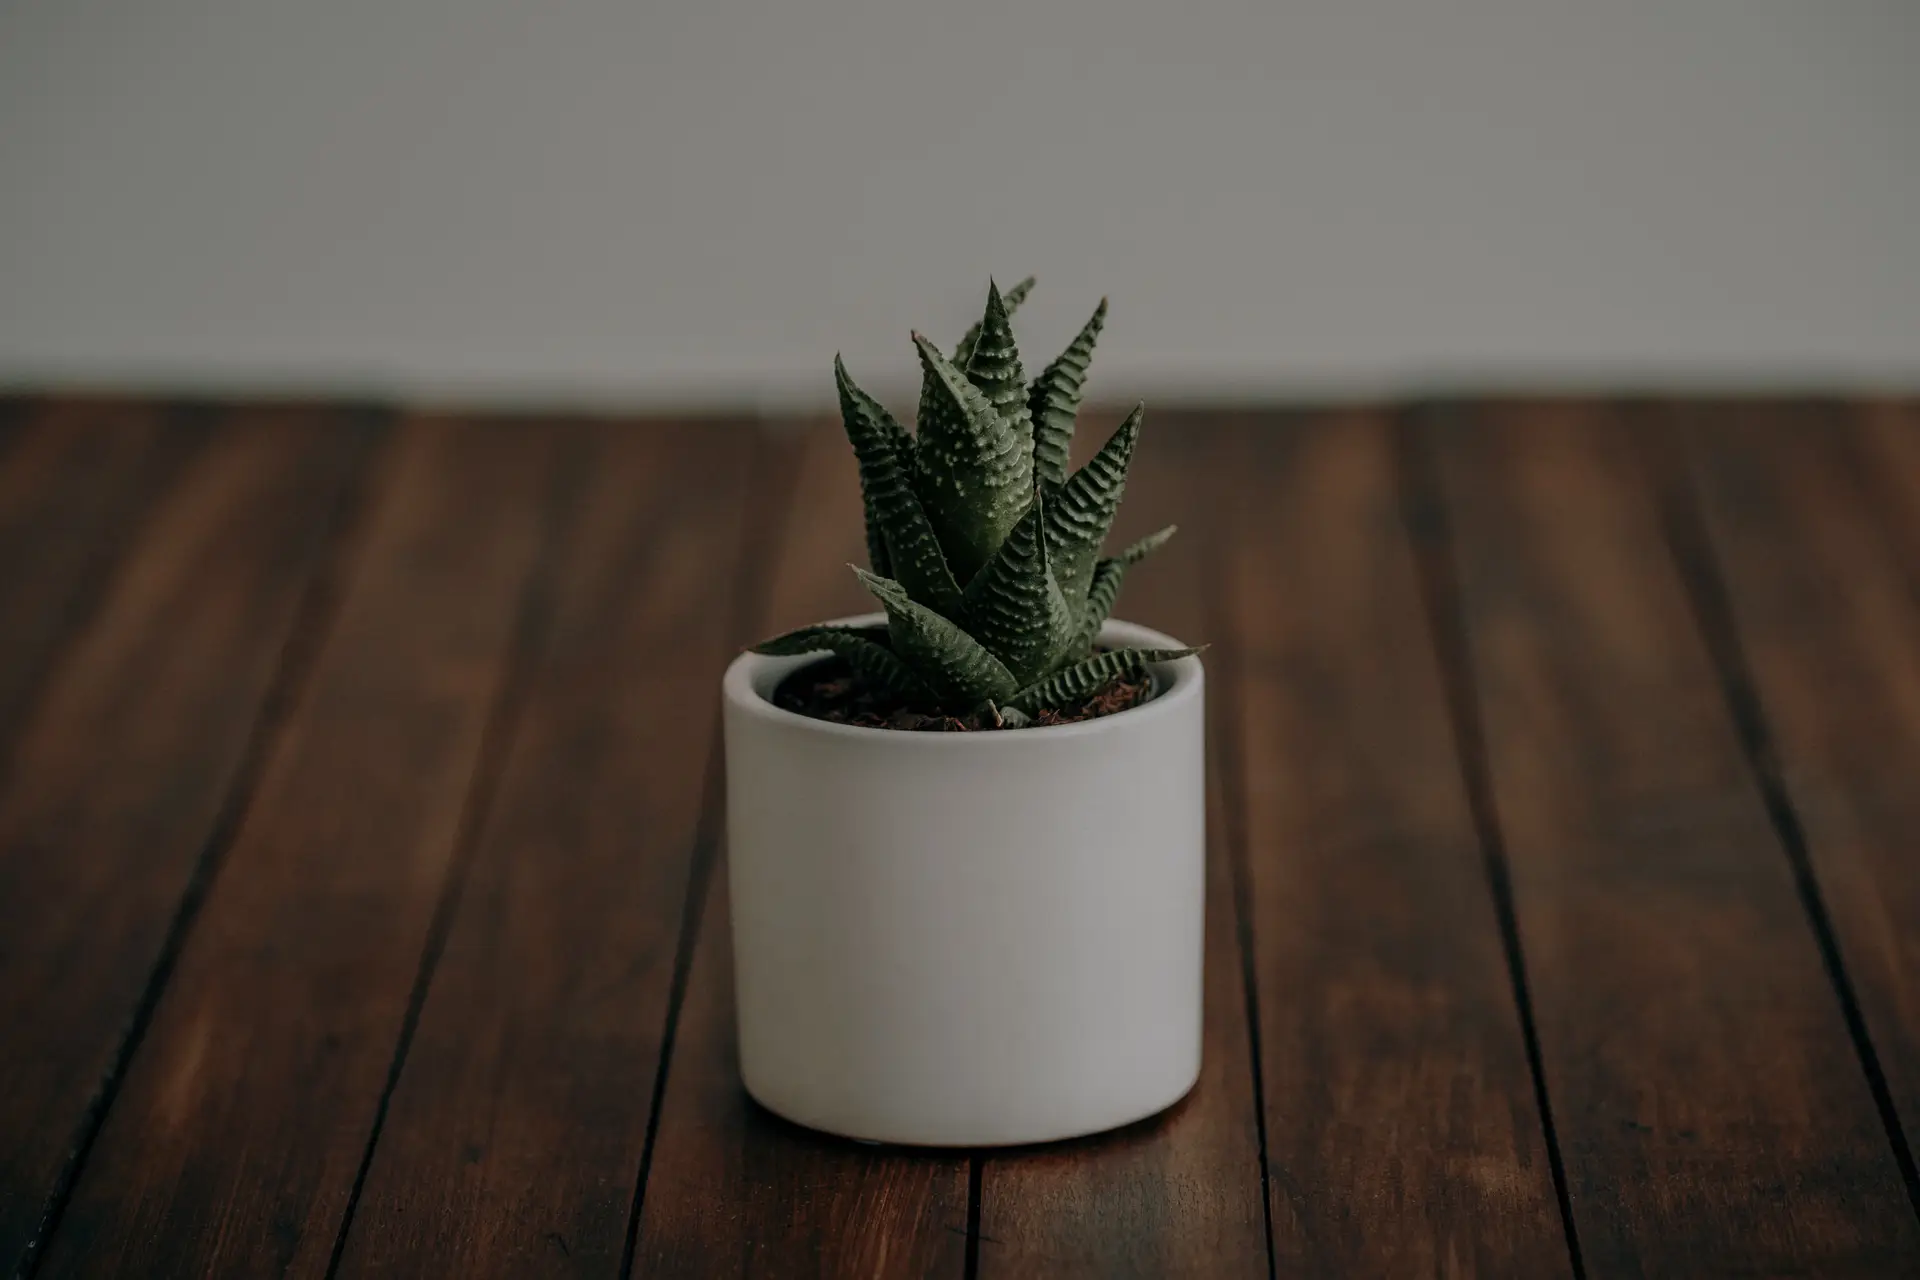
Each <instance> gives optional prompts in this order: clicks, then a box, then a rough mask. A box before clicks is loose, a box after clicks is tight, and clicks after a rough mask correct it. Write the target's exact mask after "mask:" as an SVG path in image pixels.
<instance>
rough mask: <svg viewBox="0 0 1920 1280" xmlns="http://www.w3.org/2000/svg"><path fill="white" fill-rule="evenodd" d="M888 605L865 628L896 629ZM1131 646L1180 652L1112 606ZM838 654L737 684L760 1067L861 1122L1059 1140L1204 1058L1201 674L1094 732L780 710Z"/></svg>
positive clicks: (1189, 1075)
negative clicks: (985, 728)
mask: <svg viewBox="0 0 1920 1280" xmlns="http://www.w3.org/2000/svg"><path fill="white" fill-rule="evenodd" d="M881 620H882V619H881V618H880V617H879V616H878V615H875V616H870V617H865V618H857V619H848V620H846V621H847V622H849V623H856V624H859V623H871V622H877V621H881ZM1102 638H1103V639H1104V640H1105V641H1106V642H1108V643H1110V644H1126V645H1146V646H1151V647H1155V648H1177V647H1179V642H1178V641H1175V640H1172V639H1169V638H1168V637H1166V636H1163V635H1161V634H1159V633H1158V632H1154V631H1149V630H1147V629H1146V628H1144V627H1136V626H1133V625H1131V624H1129V623H1124V622H1110V623H1108V624H1107V627H1106V630H1105V631H1104V632H1103V633H1102ZM817 660H818V659H817V658H811V657H802V658H768V657H761V656H758V655H755V654H746V655H743V656H741V657H740V658H738V659H736V660H735V661H734V663H733V665H732V666H731V667H730V668H728V670H727V675H726V680H725V684H724V695H725V727H726V748H727V824H728V851H729V852H728V858H729V865H730V871H729V874H730V878H731V879H730V882H731V887H732V908H733V947H734V966H735V967H734V974H735V983H736V989H737V995H738V1002H737V1003H738V1012H739V1030H740V1069H741V1074H742V1075H743V1076H744V1077H745V1080H746V1086H747V1090H748V1092H749V1093H751V1094H752V1095H753V1096H754V1097H755V1098H756V1099H758V1100H759V1102H760V1103H761V1104H762V1105H763V1106H765V1107H767V1108H768V1109H769V1110H771V1111H774V1112H776V1113H778V1114H780V1115H783V1116H785V1117H787V1118H788V1119H790V1120H795V1121H798V1122H799V1123H801V1124H803V1125H807V1126H810V1127H812V1128H815V1129H824V1130H826V1131H828V1132H831V1133H837V1134H842V1135H844V1136H847V1137H851V1138H860V1139H866V1140H873V1141H881V1142H899V1143H913V1144H922V1145H931V1146H989V1145H991V1146H998V1145H1003V1144H1012V1143H1026V1142H1044V1141H1048V1140H1051V1139H1056V1138H1067V1137H1072V1136H1075V1135H1078V1134H1085V1133H1093V1132H1097V1131H1099V1130H1102V1129H1110V1128H1113V1127H1114V1126H1116V1125H1123V1124H1126V1123H1128V1122H1129V1121H1133V1120H1138V1119H1141V1118H1142V1117H1144V1116H1149V1115H1152V1114H1153V1113H1155V1112H1157V1111H1160V1110H1162V1109H1163V1108H1165V1107H1168V1106H1170V1105H1172V1104H1173V1103H1174V1102H1176V1101H1178V1100H1179V1099H1180V1098H1181V1097H1182V1096H1183V1095H1185V1094H1186V1092H1187V1091H1188V1090H1189V1089H1190V1088H1192V1087H1193V1082H1194V1080H1195V1079H1196V1078H1197V1076H1198V1075H1199V1071H1200V1018H1201V997H1200V982H1201V954H1202V949H1203V946H1202V930H1203V928H1204V918H1205V906H1204V897H1205V892H1206V888H1205V880H1206V839H1205V824H1206V800H1205V796H1206V781H1205V733H1204V729H1205V699H1204V696H1203V688H1202V683H1203V680H1204V674H1203V672H1202V669H1201V665H1200V662H1199V660H1198V659H1196V658H1183V659H1181V660H1179V661H1177V662H1171V663H1166V664H1163V665H1161V666H1159V667H1157V668H1156V669H1155V676H1156V678H1157V681H1158V683H1159V686H1160V689H1159V692H1158V694H1157V695H1156V696H1155V697H1154V698H1153V699H1151V700H1150V701H1148V702H1146V703H1144V704H1143V705H1141V706H1139V707H1135V708H1133V709H1131V710H1128V711H1123V712H1120V713H1119V714H1117V715H1112V716H1105V717H1102V718H1100V719H1097V720H1089V721H1084V722H1081V723H1077V724H1070V725H1057V726H1051V727H1045V728H1028V729H1019V730H1011V731H1002V732H989V733H916V732H904V731H899V730H889V729H864V728H856V727H854V726H851V725H841V724H832V723H828V722H826V721H822V720H815V719H812V718H810V717H807V716H801V715H797V714H795V713H793V712H790V711H783V710H781V709H779V708H778V707H775V706H774V705H773V703H772V702H771V701H770V698H771V697H772V694H773V691H774V688H775V686H777V685H778V684H779V683H780V680H781V679H782V678H783V677H784V676H785V675H786V674H787V673H788V672H790V671H793V670H794V669H795V668H797V667H800V666H804V665H806V664H807V663H809V662H813V661H817Z"/></svg>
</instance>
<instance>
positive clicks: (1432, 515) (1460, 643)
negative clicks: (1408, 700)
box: [1393, 410, 1587, 1280]
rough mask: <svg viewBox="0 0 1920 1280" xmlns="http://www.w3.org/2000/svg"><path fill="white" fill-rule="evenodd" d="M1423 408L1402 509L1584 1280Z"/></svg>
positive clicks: (1404, 421)
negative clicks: (1424, 425) (1423, 419)
mask: <svg viewBox="0 0 1920 1280" xmlns="http://www.w3.org/2000/svg"><path fill="white" fill-rule="evenodd" d="M1417 412H1419V411H1418V410H1405V411H1402V413H1401V414H1400V415H1398V416H1397V417H1396V419H1395V421H1394V427H1393V446H1394V447H1393V452H1394V455H1395V463H1396V465H1395V468H1394V470H1395V473H1396V480H1397V485H1398V488H1399V507H1400V515H1401V520H1402V524H1403V527H1404V529H1405V532H1406V536H1407V541H1408V543H1409V545H1410V548H1411V550H1412V552H1413V557H1414V564H1415V566H1416V569H1417V571H1418V572H1417V577H1418V580H1419V586H1420V595H1421V598H1422V600H1421V602H1422V605H1423V606H1424V612H1425V614H1426V618H1427V629H1428V634H1429V637H1430V639H1431V640H1432V642H1433V654H1434V661H1435V663H1436V665H1437V666H1438V668H1439V673H1440V683H1441V686H1442V688H1443V690H1444V691H1445V696H1446V702H1447V715H1448V719H1449V720H1450V721H1451V722H1452V728H1453V738H1454V754H1455V756H1456V757H1458V759H1459V762H1460V778H1461V784H1462V787H1463V789H1464V790H1465V791H1466V798H1467V808H1468V810H1469V812H1470V813H1471V815H1472V819H1473V827H1474V834H1475V837H1476V839H1477V840H1478V842H1479V845H1480V853H1481V861H1482V864H1483V866H1484V869H1485V872H1486V877H1487V889H1488V893H1489V894H1490V896H1491V897H1492V899H1493V909H1494V915H1495V917H1496V919H1497V920H1498V922H1499V926H1500V946H1501V950H1502V952H1503V953H1504V955H1505V959H1506V966H1507V978H1508V981H1509V983H1510V985H1511V987H1512V990H1513V1003H1514V1009H1515V1012H1516V1013H1517V1014H1518V1016H1519V1019H1520V1036H1521V1041H1522V1043H1523V1045H1524V1047H1525V1049H1526V1055H1527V1070H1528V1072H1529V1073H1530V1074H1531V1075H1532V1077H1533V1097H1534V1106H1535V1109H1536V1110H1537V1111H1538V1112H1539V1114H1540V1128H1541V1136H1542V1139H1543V1140H1544V1142H1545V1143H1546V1148H1547V1167H1548V1171H1549V1173H1550V1174H1551V1176H1552V1179H1553V1195H1554V1199H1555V1201H1557V1202H1558V1204H1559V1208H1560V1225H1561V1230H1562V1232H1563V1233H1564V1235H1565V1237H1566V1244H1567V1258H1568V1262H1569V1264H1570V1265H1571V1266H1572V1268H1573V1274H1574V1278H1575V1280H1585V1277H1586V1274H1587V1270H1586V1261H1585V1259H1584V1258H1583V1257H1582V1255H1581V1251H1580V1235H1579V1231H1578V1229H1577V1227H1576V1226H1575V1223H1574V1216H1573V1194H1572V1191H1571V1188H1570V1187H1569V1186H1568V1183H1567V1169H1566V1161H1565V1159H1564V1158H1563V1156H1562V1155H1561V1151H1560V1137H1559V1133H1558V1130H1557V1129H1556V1127H1555V1125H1554V1120H1553V1103H1552V1099H1551V1097H1550V1096H1549V1094H1548V1091H1547V1074H1546V1065H1545V1060H1544V1058H1543V1057H1542V1055H1541V1051H1540V1034H1539V1029H1538V1027H1537V1025H1536V1024H1535V1022H1534V1015H1533V996H1532V992H1531V990H1530V989H1529V985H1528V982H1527V965H1526V954H1525V951H1524V949H1523V948H1522V946H1521V941H1520V924H1519V915H1518V912H1517V911H1516V910H1515V907H1514V899H1513V873H1512V868H1511V866H1510V864H1509V861H1508V857H1507V847H1506V838H1505V835H1504V833H1503V832H1502V830H1501V827H1500V815H1499V808H1498V806H1497V804H1496V803H1495V801H1494V797H1493V779H1492V773H1491V770H1490V769H1489V767H1488V764H1487V747H1486V733H1485V729H1484V727H1483V726H1482V725H1481V723H1480V713H1479V691H1478V689H1477V682H1476V681H1475V680H1474V676H1473V667H1472V662H1471V658H1470V656H1469V652H1468V646H1467V633H1466V620H1465V618H1464V616H1463V614H1462V612H1461V606H1460V595H1459V575H1458V570H1457V568H1456V565H1455V560H1454V551H1453V531H1452V527H1451V523H1450V522H1449V521H1448V519H1447V512H1446V499H1445V495H1444V493H1443V492H1442V489H1441V483H1440V474H1439V468H1438V466H1437V464H1436V462H1435V460H1434V457H1433V453H1432V447H1431V444H1430V442H1429V440H1428V439H1427V434H1428V431H1427V429H1426V428H1424V427H1423V425H1422V424H1420V423H1418V422H1416V421H1414V420H1412V417H1411V415H1412V414H1414V413H1417Z"/></svg>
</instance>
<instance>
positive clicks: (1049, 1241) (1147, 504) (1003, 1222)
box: [979, 415, 1268, 1277]
mask: <svg viewBox="0 0 1920 1280" xmlns="http://www.w3.org/2000/svg"><path fill="white" fill-rule="evenodd" d="M1219 426H1220V424H1219V423H1218V422H1217V421H1207V420H1197V419H1194V418H1191V417H1189V418H1187V419H1185V420H1182V419H1180V418H1178V417H1174V416H1171V415H1169V416H1165V417H1163V418H1162V420H1160V421H1159V422H1157V423H1151V425H1150V426H1149V429H1148V430H1147V431H1146V432H1144V433H1143V434H1142V436H1141V441H1140V444H1139V446H1138V449H1137V452H1136V454H1135V460H1134V466H1133V471H1132V473H1131V475H1130V477H1129V479H1128V482H1127V496H1126V501H1125V503H1124V504H1123V505H1122V507H1121V511H1120V515H1119V518H1118V520H1117V521H1116V524H1115V529H1114V537H1113V539H1112V545H1113V546H1123V545H1125V544H1126V543H1127V542H1129V541H1131V540H1132V539H1134V538H1137V537H1140V536H1142V535H1144V534H1146V533H1149V532H1151V531H1153V530H1154V529H1158V528H1160V527H1162V526H1163V525H1167V524H1172V523H1175V522H1178V523H1179V525H1180V533H1179V534H1178V536H1176V537H1175V539H1174V541H1173V542H1171V543H1170V544H1168V545H1167V547H1166V548H1165V549H1164V550H1162V551H1160V552H1159V553H1158V554H1157V555H1155V557H1154V558H1153V559H1152V560H1150V561H1147V562H1146V563H1145V564H1143V565H1141V566H1139V567H1138V568H1136V569H1135V570H1134V571H1133V572H1132V573H1131V574H1130V575H1129V579H1128V583H1127V586H1126V590H1125V593H1124V596H1123V599H1122V601H1121V608H1120V610H1119V612H1120V614H1121V616H1123V617H1126V618H1128V619H1131V620H1133V621H1137V622H1141V623H1144V624H1146V625H1148V626H1151V627H1155V628H1158V629H1160V630H1162V631H1165V632H1167V633H1169V634H1171V635H1174V636H1177V637H1179V638H1180V639H1182V640H1185V641H1188V642H1190V643H1200V642H1204V641H1209V640H1211V641H1215V642H1216V647H1215V649H1214V650H1213V653H1212V654H1210V655H1209V656H1208V658H1207V659H1206V662H1207V668H1208V669H1207V682H1208V716H1209V719H1208V737H1209V747H1208V751H1209V754H1210V756H1211V759H1210V761H1209V767H1208V785H1209V791H1208V814H1207V824H1208V833H1207V835H1208V841H1207V860H1208V865H1207V951H1206V1007H1205V1013H1204V1017H1205V1050H1204V1056H1203V1059H1202V1065H1201V1076H1200V1082H1199V1084H1198V1085H1196V1086H1195V1090H1194V1092H1193V1093H1192V1094H1191V1095H1189V1097H1188V1098H1187V1099H1186V1100H1185V1101H1184V1102H1182V1103H1181V1104H1179V1105H1178V1106H1176V1107H1174V1108H1173V1109H1172V1110H1171V1111H1170V1112H1168V1113H1167V1114H1165V1115H1164V1116H1161V1117H1156V1118H1154V1119H1150V1120H1147V1121H1143V1122H1142V1123H1140V1124H1137V1125H1132V1126H1129V1127H1128V1128H1126V1129H1124V1130H1121V1131H1120V1132H1118V1133H1114V1134H1110V1135H1106V1136H1102V1137H1095V1138H1090V1139H1086V1140H1083V1141H1079V1142H1069V1143H1064V1144H1060V1145H1057V1146H1051V1147H1042V1148H1038V1149H1034V1150H1030V1151H1016V1152H1007V1153H996V1154H992V1155H989V1156H987V1157H986V1158H985V1159H984V1161H983V1168H982V1174H981V1190H980V1195H981V1200H980V1245H979V1273H980V1274H981V1275H982V1276H1002V1275H1031V1276H1050V1277H1053V1276H1057V1277H1068V1276H1090V1277H1119V1276H1155V1277H1173V1276H1232V1275H1247V1276H1265V1275H1267V1274H1268V1249H1267V1228H1266V1209H1265V1206H1264V1205H1263V1204H1262V1203H1261V1201H1262V1196H1263V1194H1264V1193H1263V1191H1262V1183H1261V1176H1260V1161H1261V1152H1260V1120H1259V1113H1258V1108H1257V1105H1256V1103H1255V1100H1254V1071H1253V1058H1252V1049H1251V1046H1250V1044H1249V1038H1248V1021H1247V1013H1248V1010H1247V1000H1246V990H1245V987H1244V985H1243V983H1242V963H1241V962H1242V956H1241V950H1240V932H1239V927H1238V924H1237V922H1236V919H1235V913H1234V886H1233V866H1232V855H1231V849H1230V847H1229V840H1230V839H1231V838H1232V835H1233V832H1234V830H1235V827H1236V825H1237V824H1236V823H1235V822H1234V821H1233V820H1231V819H1230V818H1229V817H1228V814H1227V812H1226V810H1225V797H1224V794H1223V784H1224V778H1223V777H1222V770H1223V767H1225V766H1226V765H1227V764H1228V762H1229V761H1230V760H1231V759H1232V758H1233V757H1232V756H1231V754H1230V747H1229V744H1228V743H1227V742H1226V738H1227V735H1228V732H1229V727H1230V726H1231V725H1232V724H1233V723H1234V720H1233V719H1232V716H1231V711H1230V708H1232V706H1233V705H1234V703H1235V701H1236V700H1237V695H1236V691H1235V689H1234V687H1233V685H1232V683H1231V665H1230V664H1231V657H1230V655H1229V654H1228V653H1227V650H1226V646H1225V643H1224V642H1225V641H1226V640H1227V637H1224V636H1215V635H1214V634H1213V631H1214V629H1215V625H1216V619H1217V611H1216V610H1213V609H1211V608H1210V606H1209V602H1208V600H1207V599H1206V593H1207V589H1208V587H1209V586H1210V585H1212V574H1211V563H1212V557H1214V556H1217V555H1218V554H1219V553H1220V551H1221V550H1222V549H1223V548H1224V546H1225V544H1226V537H1227V534H1228V531H1227V530H1226V529H1225V528H1224V527H1223V526H1224V525H1225V523H1226V517H1227V515H1228V513H1227V512H1226V511H1225V510H1224V509H1223V506H1222V504H1221V503H1220V501H1219V491H1218V487H1217V486H1218V482H1219V478H1220V468H1219V466H1218V465H1217V461H1216V456H1215V455H1216V451H1217V445H1218V443H1219V437H1220V434H1221V433H1220V430H1219ZM1081 434H1082V435H1083V436H1089V437H1091V438H1092V439H1091V440H1090V441H1088V442H1086V446H1085V447H1090V446H1091V445H1097V443H1098V441H1099V440H1100V439H1102V438H1104V437H1103V435H1102V433H1099V432H1096V431H1092V430H1087V429H1084V428H1083V430H1082V432H1081Z"/></svg>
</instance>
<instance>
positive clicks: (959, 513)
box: [889, 333, 1033, 584]
mask: <svg viewBox="0 0 1920 1280" xmlns="http://www.w3.org/2000/svg"><path fill="white" fill-rule="evenodd" d="M913 342H914V346H915V347H916V348H917V349H918V350H919V352H920V365H921V368H922V371H923V372H924V374H925V378H924V380H923V382H922V384H921V391H920V432H919V436H918V438H917V439H916V440H915V442H914V451H913V454H914V464H915V484H914V489H915V490H916V491H917V492H918V494H919V496H920V502H921V505H922V506H923V507H924V508H925V509H926V513H927V519H928V520H929V521H930V522H931V523H932V525H933V529H934V532H935V533H936V534H937V535H938V536H939V539H940V546H941V549H942V550H944V551H945V552H946V558H947V564H948V565H949V566H951V568H952V570H953V575H954V578H955V579H956V580H957V581H959V582H961V583H962V584H964V583H966V582H968V581H969V580H971V579H972V577H973V575H974V574H976V573H978V572H979V571H980V569H981V566H983V565H985V564H986V563H987V561H989V560H991V559H992V558H993V554H994V552H996V551H998V550H999V549H1000V544H1001V543H1002V542H1004V541H1006V537H1007V534H1008V533H1009V532H1010V531H1011V530H1012V529H1013V526H1014V524H1015V523H1016V522H1018V521H1019V519H1020V517H1021V516H1022V515H1025V514H1026V510H1027V503H1028V502H1029V500H1030V499H1031V496H1032V493H1033V449H1032V441H1031V439H1030V438H1029V437H1028V435H1027V433H1026V432H1024V431H1022V430H1021V429H1019V428H1018V427H1016V426H1015V425H1014V424H1013V423H1010V422H1008V421H1006V420H1005V419H1004V418H1002V417H1001V416H1000V415H999V414H998V413H997V412H995V411H994V408H993V406H992V405H990V404H988V403H987V400H986V397H984V396H982V395H981V394H980V389H979V388H978V387H976V386H974V385H973V383H971V382H969V381H967V377H966V375H965V374H963V373H961V372H960V371H959V370H958V369H956V368H954V367H953V365H952V364H951V363H949V362H948V360H947V358H946V357H945V356H943V355H941V354H940V352H939V350H938V349H937V348H935V347H934V345H933V344H932V343H931V342H928V341H927V340H926V339H925V338H923V337H921V336H920V335H919V334H917V333H916V334H914V335H913ZM889 549H891V544H889Z"/></svg>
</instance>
